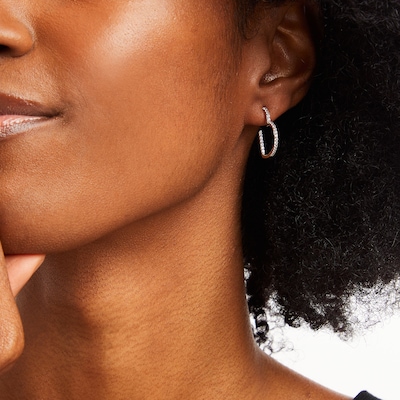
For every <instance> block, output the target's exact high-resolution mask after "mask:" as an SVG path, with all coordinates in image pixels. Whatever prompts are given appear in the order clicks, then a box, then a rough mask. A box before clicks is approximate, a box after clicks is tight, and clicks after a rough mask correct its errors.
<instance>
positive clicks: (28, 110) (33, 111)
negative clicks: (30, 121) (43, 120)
mask: <svg viewBox="0 0 400 400" xmlns="http://www.w3.org/2000/svg"><path fill="white" fill-rule="evenodd" d="M57 114H58V112H57V111H55V110H54V109H52V108H50V107H46V106H43V105H42V104H40V103H37V102H35V101H31V100H26V99H24V98H21V97H17V96H13V95H9V94H6V93H0V115H26V116H32V117H47V118H50V117H55V116H57Z"/></svg>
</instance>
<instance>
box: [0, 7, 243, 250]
mask: <svg viewBox="0 0 400 400" xmlns="http://www.w3.org/2000/svg"><path fill="white" fill-rule="evenodd" d="M230 7H231V6H230V1H214V0H206V1H200V2H199V1H197V0H196V1H195V0H193V1H192V0H133V1H132V0H56V1H48V0H21V1H19V2H18V6H15V2H14V0H7V1H2V2H1V5H0V13H1V18H0V45H2V46H1V57H0V73H1V86H0V92H1V93H0V112H1V114H2V115H22V117H10V118H9V117H0V118H2V119H0V121H2V122H1V123H2V128H1V134H0V136H3V137H2V138H0V187H1V191H0V240H2V241H3V243H4V247H5V250H6V252H9V253H13V252H38V251H40V252H42V251H45V252H50V251H56V250H57V251H58V250H64V249H67V248H70V247H73V246H76V245H79V243H84V242H88V241H91V240H94V239H96V238H98V237H101V236H102V235H104V234H106V233H108V232H109V231H111V230H114V229H117V228H119V227H122V226H125V225H127V224H129V223H131V222H133V221H135V220H137V219H139V218H143V217H145V216H148V215H151V214H152V213H155V212H158V211H160V210H162V209H164V208H166V207H169V206H171V205H173V204H175V203H178V202H180V201H182V200H183V199H186V198H188V197H190V196H192V195H193V194H194V193H197V192H198V191H199V190H200V189H201V188H202V187H203V186H204V185H205V184H206V182H207V180H208V179H210V176H212V174H213V173H214V172H215V171H216V170H217V169H218V167H219V165H220V163H221V162H222V160H223V159H224V156H225V154H226V153H228V152H229V151H230V149H229V135H230V132H231V130H232V129H233V128H232V127H233V126H236V129H238V127H239V120H238V117H236V115H237V114H238V111H240V110H238V107H240V106H239V105H238V104H239V101H238V100H236V99H237V98H240V94H239V92H240V87H239V86H240V85H239V84H238V83H235V82H238V81H239V80H240V79H233V77H235V76H236V77H237V74H238V71H237V68H238V67H237V66H238V63H237V62H236V59H235V57H234V54H233V53H234V51H233V50H232V51H231V50H230V49H231V48H232V43H233V39H232V30H233V23H232V19H233V18H231V17H230V14H231V11H229V10H230ZM10 96H12V97H10ZM21 99H22V100H21ZM239 114H240V113H239ZM32 116H35V118H30V117H32ZM27 118H29V119H28V120H27ZM11 134H13V135H11Z"/></svg>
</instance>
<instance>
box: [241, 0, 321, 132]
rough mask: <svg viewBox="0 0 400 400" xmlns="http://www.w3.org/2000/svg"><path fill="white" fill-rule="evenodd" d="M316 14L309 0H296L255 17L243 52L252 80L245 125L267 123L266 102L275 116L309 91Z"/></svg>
mask: <svg viewBox="0 0 400 400" xmlns="http://www.w3.org/2000/svg"><path fill="white" fill-rule="evenodd" d="M264 11H265V13H264ZM317 14H318V12H317V11H316V7H313V6H310V5H309V3H308V2H307V1H296V2H286V3H285V4H284V5H283V6H280V7H273V8H269V9H266V10H263V11H262V18H257V19H256V20H255V21H256V22H255V23H256V26H254V28H255V29H252V32H254V33H253V35H252V36H250V37H249V38H248V39H247V41H246V43H245V45H244V47H243V53H242V57H243V58H242V66H243V65H244V66H245V71H246V72H245V73H246V74H247V75H248V76H247V82H248V84H249V86H248V89H249V92H248V95H249V96H248V100H249V102H248V104H247V110H246V114H245V125H250V126H262V125H264V124H265V114H264V112H263V110H262V107H264V106H266V107H267V108H268V109H269V111H270V114H271V118H272V120H275V119H276V118H278V117H279V116H280V115H282V114H283V113H284V112H285V111H287V110H288V109H289V108H291V107H293V106H295V105H296V104H297V103H298V102H299V101H300V100H301V99H302V98H303V97H304V96H305V94H306V93H307V90H308V87H309V82H310V78H311V75H312V73H313V70H314V67H315V58H316V56H315V44H314V35H313V32H315V31H314V30H313V29H312V24H313V23H315V26H317V20H318V17H317ZM242 71H243V70H242Z"/></svg>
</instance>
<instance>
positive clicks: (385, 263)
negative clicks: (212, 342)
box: [239, 0, 400, 343]
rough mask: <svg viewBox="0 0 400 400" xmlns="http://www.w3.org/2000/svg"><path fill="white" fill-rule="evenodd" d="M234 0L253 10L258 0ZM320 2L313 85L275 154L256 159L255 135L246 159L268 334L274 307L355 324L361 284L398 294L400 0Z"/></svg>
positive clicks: (246, 227) (261, 310)
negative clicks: (320, 32) (354, 310)
mask: <svg viewBox="0 0 400 400" xmlns="http://www.w3.org/2000/svg"><path fill="white" fill-rule="evenodd" d="M239 1H241V3H242V6H243V7H245V10H246V11H249V10H250V9H254V7H255V6H256V5H259V4H258V3H261V2H260V1H257V0H248V1H244V0H239ZM264 2H265V3H269V4H270V5H276V4H278V3H283V1H264ZM318 3H319V6H320V9H321V15H322V19H323V39H322V42H321V44H320V46H319V48H318V65H317V68H316V72H315V76H314V78H313V82H312V86H311V89H310V91H309V94H308V95H307V96H306V98H305V99H304V100H303V101H302V102H301V103H300V104H299V105H298V106H296V107H295V108H294V109H292V110H290V111H288V112H287V113H286V114H285V115H283V116H282V117H281V118H280V119H279V120H278V121H277V124H278V126H279V128H280V131H281V145H280V149H279V152H278V155H277V156H276V158H274V159H271V160H267V161H266V160H263V159H261V157H260V154H259V149H258V147H257V143H256V142H255V143H254V145H253V148H252V150H251V153H250V157H249V161H248V166H247V171H246V177H245V183H244V193H243V207H242V229H243V235H242V237H243V249H244V258H245V264H246V265H247V268H248V269H249V272H250V273H249V277H248V279H247V291H248V305H249V309H250V312H251V313H252V315H253V316H254V319H255V321H256V335H257V339H258V341H259V342H261V343H265V341H266V340H268V335H267V333H268V329H269V327H268V322H267V316H266V315H267V314H268V313H269V312H271V308H272V309H273V310H274V311H273V312H275V313H279V314H280V315H282V316H283V317H284V321H285V322H286V323H288V324H289V325H291V326H298V325H300V324H301V323H306V324H308V325H309V326H311V328H313V329H318V328H320V327H322V326H330V327H331V328H333V330H334V331H335V332H339V333H342V334H349V333H351V331H352V320H351V315H352V314H351V310H350V306H349V304H350V299H351V297H352V296H353V295H354V294H363V293H365V292H366V291H371V290H372V288H374V289H373V290H374V292H382V290H383V288H387V287H390V286H388V285H389V284H392V286H393V288H394V290H392V292H391V293H392V294H393V293H394V294H395V295H394V296H393V297H392V299H391V302H392V304H393V302H395V301H397V300H398V293H396V292H395V290H396V289H395V288H396V286H395V282H398V279H399V274H400V202H399V198H400V179H399V178H400V155H399V154H398V153H399V152H400V2H399V1H398V0H379V1H377V0H320V1H318ZM397 287H398V286H397ZM271 299H273V303H271ZM271 304H273V305H271Z"/></svg>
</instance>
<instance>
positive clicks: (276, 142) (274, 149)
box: [258, 107, 279, 158]
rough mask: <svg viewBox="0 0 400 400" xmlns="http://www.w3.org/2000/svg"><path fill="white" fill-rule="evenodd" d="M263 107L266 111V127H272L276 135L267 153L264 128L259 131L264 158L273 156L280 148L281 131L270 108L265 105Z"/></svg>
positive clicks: (273, 133)
mask: <svg viewBox="0 0 400 400" xmlns="http://www.w3.org/2000/svg"><path fill="white" fill-rule="evenodd" d="M262 109H263V111H264V112H265V120H266V123H265V127H266V128H271V130H272V135H273V136H274V144H273V146H272V149H271V150H270V152H269V153H267V152H266V151H265V141H264V132H263V129H262V128H261V129H260V130H259V131H258V140H259V142H260V150H261V157H262V158H270V157H273V156H274V155H275V154H276V152H277V150H278V145H279V132H278V128H277V127H276V125H275V123H274V122H273V121H272V120H271V114H270V113H269V111H268V108H267V107H263V108H262Z"/></svg>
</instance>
